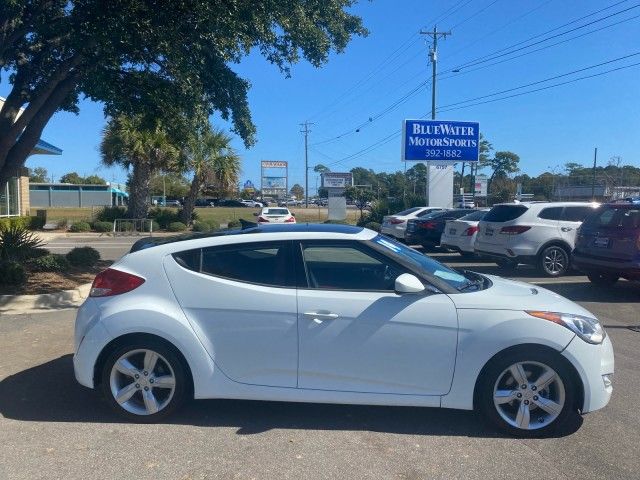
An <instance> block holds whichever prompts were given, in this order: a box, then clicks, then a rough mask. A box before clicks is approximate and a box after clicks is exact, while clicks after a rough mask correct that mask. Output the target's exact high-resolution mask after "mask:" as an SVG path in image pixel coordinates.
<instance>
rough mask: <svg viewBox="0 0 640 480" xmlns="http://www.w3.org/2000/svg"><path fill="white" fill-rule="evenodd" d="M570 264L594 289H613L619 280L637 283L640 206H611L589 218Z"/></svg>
mask: <svg viewBox="0 0 640 480" xmlns="http://www.w3.org/2000/svg"><path fill="white" fill-rule="evenodd" d="M573 264H574V266H575V267H576V268H577V269H579V270H581V271H583V272H584V273H586V274H587V276H588V277H589V280H591V282H593V283H595V284H597V285H613V284H614V283H615V282H617V281H618V279H619V278H620V277H623V278H627V279H629V280H640V205H639V204H637V203H632V202H629V203H610V204H607V205H603V206H601V207H600V208H598V209H597V210H596V211H595V212H593V213H592V214H591V215H590V216H588V217H587V219H586V220H585V221H584V223H583V224H582V226H581V227H580V230H579V232H578V237H577V240H576V248H575V250H574V251H573Z"/></svg>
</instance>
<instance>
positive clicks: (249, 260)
mask: <svg viewBox="0 0 640 480" xmlns="http://www.w3.org/2000/svg"><path fill="white" fill-rule="evenodd" d="M288 252H289V246H288V243H287V242H266V243H245V244H236V245H224V246H220V247H207V248H203V249H198V250H189V251H186V252H179V253H176V254H174V255H173V257H174V258H175V260H176V262H177V263H178V264H179V265H181V266H183V267H185V268H189V269H190V270H195V271H197V272H201V273H206V274H209V275H215V276H217V277H224V278H229V279H231V280H238V281H241V282H248V283H259V284H262V285H273V286H276V287H284V286H289V285H292V278H293V275H292V272H291V269H292V263H291V261H290V256H289V253H288Z"/></svg>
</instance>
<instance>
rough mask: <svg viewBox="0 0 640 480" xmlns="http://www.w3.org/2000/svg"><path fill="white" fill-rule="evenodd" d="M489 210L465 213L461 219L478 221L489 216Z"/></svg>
mask: <svg viewBox="0 0 640 480" xmlns="http://www.w3.org/2000/svg"><path fill="white" fill-rule="evenodd" d="M487 213H489V212H487V211H486V210H485V211H483V210H478V211H477V212H473V213H470V214H469V215H465V216H464V217H462V218H461V219H460V220H468V221H470V222H477V221H480V220H482V219H483V218H484V217H486V216H487Z"/></svg>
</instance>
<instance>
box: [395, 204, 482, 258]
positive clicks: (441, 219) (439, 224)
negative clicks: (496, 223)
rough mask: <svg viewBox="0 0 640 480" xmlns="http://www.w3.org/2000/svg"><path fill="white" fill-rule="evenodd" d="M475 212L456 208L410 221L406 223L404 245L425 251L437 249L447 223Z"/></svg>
mask: <svg viewBox="0 0 640 480" xmlns="http://www.w3.org/2000/svg"><path fill="white" fill-rule="evenodd" d="M475 211H476V210H475V209H473V208H457V209H455V210H442V211H438V212H433V213H429V214H427V215H425V216H424V217H420V218H415V219H411V220H409V221H408V222H407V231H406V233H405V243H406V244H407V245H422V246H423V247H424V248H426V249H431V248H434V247H437V246H439V245H440V237H442V232H444V227H445V225H446V224H447V221H449V220H457V219H459V218H461V217H464V216H465V215H469V214H470V213H473V212H475Z"/></svg>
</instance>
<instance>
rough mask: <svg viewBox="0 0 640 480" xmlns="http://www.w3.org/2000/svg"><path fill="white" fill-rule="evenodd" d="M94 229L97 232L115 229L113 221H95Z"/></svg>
mask: <svg viewBox="0 0 640 480" xmlns="http://www.w3.org/2000/svg"><path fill="white" fill-rule="evenodd" d="M93 229H94V230H95V231H96V232H101V233H105V232H111V231H113V222H102V221H100V222H93Z"/></svg>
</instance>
